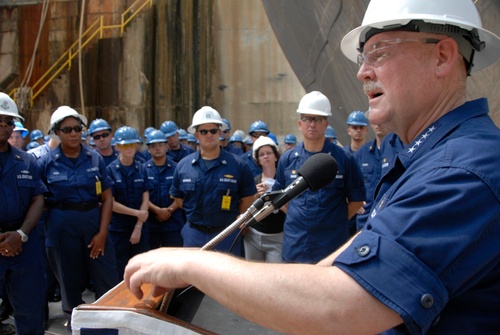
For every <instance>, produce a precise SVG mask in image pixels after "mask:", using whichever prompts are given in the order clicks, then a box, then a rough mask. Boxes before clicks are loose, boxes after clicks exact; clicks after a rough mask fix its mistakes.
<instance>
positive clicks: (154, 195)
mask: <svg viewBox="0 0 500 335" xmlns="http://www.w3.org/2000/svg"><path fill="white" fill-rule="evenodd" d="M176 167H177V163H175V162H174V161H172V160H170V159H169V158H168V157H167V161H166V163H165V165H163V166H160V167H158V166H156V165H155V163H154V162H153V160H152V159H150V160H149V161H147V162H146V163H144V169H145V171H146V175H147V177H148V180H149V182H150V183H151V185H152V189H151V190H150V191H149V201H150V202H152V203H153V204H155V205H156V206H158V207H160V208H167V207H169V206H170V205H171V204H172V203H173V202H174V199H173V198H172V197H171V196H170V193H169V192H170V186H172V180H173V177H174V171H175V168H176ZM148 221H149V241H150V247H151V249H155V248H159V247H182V236H181V230H182V227H183V226H184V223H185V219H184V215H183V212H182V209H181V208H178V209H177V210H175V211H174V212H173V213H172V216H171V217H170V218H169V219H168V220H167V221H165V222H159V221H158V220H157V219H156V218H155V214H154V213H152V212H149V218H148Z"/></svg>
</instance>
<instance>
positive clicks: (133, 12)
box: [9, 0, 153, 107]
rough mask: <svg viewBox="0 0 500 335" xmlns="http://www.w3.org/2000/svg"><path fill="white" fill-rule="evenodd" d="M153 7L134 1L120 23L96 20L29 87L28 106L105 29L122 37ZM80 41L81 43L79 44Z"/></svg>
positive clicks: (141, 0)
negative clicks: (142, 14)
mask: <svg viewBox="0 0 500 335" xmlns="http://www.w3.org/2000/svg"><path fill="white" fill-rule="evenodd" d="M148 5H149V6H150V7H152V6H153V0H136V1H135V2H134V3H133V4H132V5H130V7H129V8H128V9H127V10H125V11H124V12H123V13H122V14H121V23H120V24H115V25H107V26H105V25H104V17H103V16H101V17H100V18H99V19H97V20H96V21H95V22H94V23H93V24H92V25H90V27H88V28H87V30H86V31H85V32H84V33H82V36H81V37H80V38H79V39H78V40H76V42H74V43H73V44H72V45H71V46H70V47H69V49H68V50H67V51H66V52H65V53H63V54H62V56H61V57H59V59H58V60H57V61H56V62H55V63H54V64H53V65H52V66H51V67H50V68H49V69H48V70H47V71H46V72H45V74H43V75H42V76H41V77H40V78H39V79H38V80H37V81H36V83H34V84H33V86H32V87H31V92H32V94H30V95H31V97H30V106H31V107H32V106H33V101H34V100H35V99H36V98H37V97H38V96H39V95H40V94H41V93H42V91H43V90H44V89H45V88H46V87H47V86H48V85H50V83H51V82H52V81H53V80H54V79H55V78H56V77H57V76H58V75H59V74H60V73H61V72H62V71H63V70H64V69H66V68H68V71H69V70H70V69H71V62H72V60H73V59H74V58H75V57H76V56H78V53H80V52H81V51H82V49H83V48H85V47H86V46H87V45H88V44H89V43H90V42H92V40H93V39H94V38H95V37H96V36H98V38H103V37H104V31H105V30H106V29H117V28H120V35H121V36H122V35H123V33H124V31H125V28H126V26H127V25H128V24H129V23H130V21H132V19H134V18H135V17H136V16H137V15H139V13H140V12H141V11H142V10H143V9H144V8H145V7H146V6H148ZM80 39H81V43H80V42H79V41H80ZM16 93H17V88H15V89H13V90H12V91H11V92H10V93H9V95H10V96H11V97H13V98H14V99H15V97H16Z"/></svg>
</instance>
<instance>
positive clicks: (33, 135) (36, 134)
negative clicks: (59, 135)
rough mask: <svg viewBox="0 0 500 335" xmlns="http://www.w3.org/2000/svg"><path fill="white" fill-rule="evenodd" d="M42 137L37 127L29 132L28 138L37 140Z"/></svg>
mask: <svg viewBox="0 0 500 335" xmlns="http://www.w3.org/2000/svg"><path fill="white" fill-rule="evenodd" d="M42 137H43V133H42V131H41V130H39V129H34V130H32V131H31V133H30V140H32V141H36V140H38V139H39V138H42Z"/></svg>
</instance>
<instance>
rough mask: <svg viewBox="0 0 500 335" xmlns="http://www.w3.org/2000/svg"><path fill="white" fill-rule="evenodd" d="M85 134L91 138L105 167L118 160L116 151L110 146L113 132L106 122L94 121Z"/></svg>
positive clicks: (102, 120)
mask: <svg viewBox="0 0 500 335" xmlns="http://www.w3.org/2000/svg"><path fill="white" fill-rule="evenodd" d="M87 134H88V135H89V136H90V137H91V138H92V140H93V143H94V146H95V149H96V150H97V152H98V153H100V154H101V156H102V158H103V159H104V164H105V165H106V166H108V165H109V163H111V162H112V161H114V160H115V159H117V158H118V154H119V153H118V151H117V150H116V149H115V148H113V146H112V145H111V140H112V139H113V132H112V130H111V126H110V125H109V123H108V121H106V120H104V119H95V120H94V121H92V122H91V123H90V126H89V130H88V131H87Z"/></svg>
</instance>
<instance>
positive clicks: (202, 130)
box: [198, 128, 219, 135]
mask: <svg viewBox="0 0 500 335" xmlns="http://www.w3.org/2000/svg"><path fill="white" fill-rule="evenodd" d="M198 132H199V133H200V134H201V135H206V134H208V133H209V132H210V134H212V135H215V134H217V133H218V132H219V128H214V129H201V130H198Z"/></svg>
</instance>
